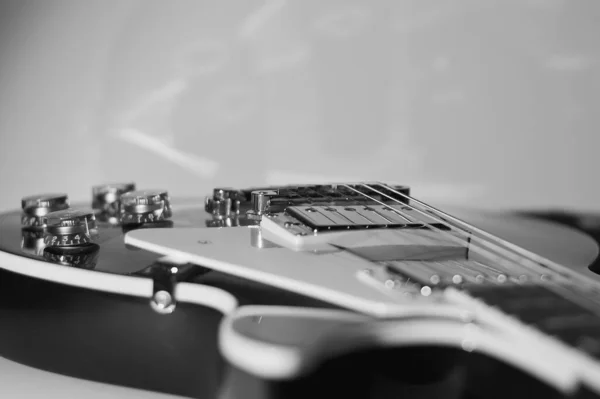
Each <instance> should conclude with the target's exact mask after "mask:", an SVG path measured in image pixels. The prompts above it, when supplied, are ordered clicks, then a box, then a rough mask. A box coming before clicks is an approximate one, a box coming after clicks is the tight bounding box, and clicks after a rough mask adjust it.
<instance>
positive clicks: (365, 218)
mask: <svg viewBox="0 0 600 399" xmlns="http://www.w3.org/2000/svg"><path fill="white" fill-rule="evenodd" d="M286 212H287V213H288V214H289V215H290V216H293V217H294V218H296V219H298V220H299V221H300V222H302V223H303V224H305V225H306V226H308V227H310V228H311V229H313V231H315V230H316V231H322V230H345V229H368V228H386V227H387V228H389V227H402V228H421V227H424V226H425V225H426V224H425V223H427V224H435V225H437V226H438V227H444V226H443V225H442V224H440V223H438V222H437V221H436V220H434V219H433V218H428V217H425V220H424V219H423V218H424V217H423V216H422V215H419V216H420V218H416V217H413V216H412V215H411V214H412V213H415V212H414V211H412V208H409V207H406V206H402V205H377V204H375V205H325V206H324V205H312V206H290V207H287V208H286ZM419 219H420V220H419Z"/></svg>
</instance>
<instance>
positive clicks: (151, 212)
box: [119, 190, 172, 225]
mask: <svg viewBox="0 0 600 399" xmlns="http://www.w3.org/2000/svg"><path fill="white" fill-rule="evenodd" d="M119 215H120V221H121V224H123V225H128V224H145V223H156V222H161V221H164V220H166V219H169V218H170V217H171V216H172V209H171V200H170V198H169V194H168V193H167V191H165V190H138V191H130V192H128V193H125V194H123V195H122V196H121V204H120V210H119Z"/></svg>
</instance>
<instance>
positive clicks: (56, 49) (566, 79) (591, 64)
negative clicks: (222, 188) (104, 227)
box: [0, 0, 600, 210]
mask: <svg viewBox="0 0 600 399" xmlns="http://www.w3.org/2000/svg"><path fill="white" fill-rule="evenodd" d="M0 18H1V21H0V22H1V23H0V190H1V194H2V195H0V208H11V207H18V206H19V199H20V197H21V196H24V195H30V194H35V193H40V192H48V191H66V192H68V193H69V194H70V195H71V197H72V198H73V199H76V200H86V201H87V200H88V199H89V197H90V191H91V190H90V186H91V185H93V184H97V183H103V182H110V181H122V180H134V181H136V182H137V183H138V186H140V187H146V188H167V189H169V191H170V192H171V194H172V195H173V196H190V195H196V196H201V195H204V194H205V193H206V192H208V191H209V190H210V189H211V188H212V186H213V185H215V184H216V185H232V184H240V185H256V184H263V183H265V182H298V181H304V180H336V179H352V180H358V179H385V180H394V181H398V182H402V183H408V184H410V185H412V186H413V187H414V188H415V189H414V190H413V192H414V194H415V195H416V196H420V197H423V198H425V199H428V200H431V201H434V202H436V203H453V202H454V203H455V202H459V203H461V204H466V205H469V206H473V207H477V208H500V209H504V208H510V207H548V206H551V207H567V208H574V209H590V210H594V209H599V208H600V188H599V184H598V182H599V180H598V178H597V170H598V166H597V165H598V162H597V161H596V160H595V157H596V153H597V149H598V144H599V142H600V139H599V138H598V127H599V123H598V122H599V119H600V112H599V110H600V68H599V61H600V59H599V50H598V49H599V48H600V46H599V45H598V43H597V41H598V37H599V32H598V30H599V28H598V25H597V21H598V20H599V18H600V3H599V2H597V1H594V0H589V1H584V0H574V1H562V0H546V1H543V0H530V1H509V0H503V1H500V0H498V1H491V0H460V1H454V2H450V1H445V0H444V1H442V0H437V1H436V0H428V1H422V0H420V1H417V0H414V1H406V0H402V1H400V0H378V1H352V0H345V1H341V0H340V1H332V0H312V1H307V0H302V1H292V0H289V1H285V0H261V1H258V0H252V1H250V0H219V1H208V0H205V1H197V0H193V1H169V2H164V1H143V2H142V1H137V0H127V1H123V0H120V1H91V0H87V1H85V2H84V1H77V0H53V1H41V0H38V1H3V2H1V3H0Z"/></svg>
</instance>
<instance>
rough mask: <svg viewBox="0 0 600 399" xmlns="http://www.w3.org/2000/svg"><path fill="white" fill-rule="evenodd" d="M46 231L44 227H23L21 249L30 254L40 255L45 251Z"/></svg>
mask: <svg viewBox="0 0 600 399" xmlns="http://www.w3.org/2000/svg"><path fill="white" fill-rule="evenodd" d="M45 246H46V244H44V231H43V230H42V229H35V230H33V229H28V228H23V229H21V250H22V251H23V252H24V253H27V254H29V255H35V256H40V255H42V253H43V252H44V247H45Z"/></svg>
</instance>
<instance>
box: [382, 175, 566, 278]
mask: <svg viewBox="0 0 600 399" xmlns="http://www.w3.org/2000/svg"><path fill="white" fill-rule="evenodd" d="M378 185H380V186H382V187H384V188H386V189H387V190H389V191H391V192H393V193H394V194H397V195H400V196H402V197H403V198H406V199H407V200H409V201H411V202H414V203H417V204H419V205H420V206H422V207H423V208H426V209H429V210H430V211H431V212H433V213H435V214H437V215H441V216H440V218H443V219H450V220H452V221H453V222H454V223H458V224H460V225H462V226H465V227H466V228H467V229H468V230H470V231H472V232H474V233H477V234H480V235H482V236H484V237H486V238H487V239H488V240H492V241H496V242H498V243H500V244H502V245H504V246H506V247H508V248H509V249H511V250H512V251H514V252H518V253H520V254H521V255H522V256H523V257H528V258H529V259H530V260H533V261H535V262H536V263H539V264H542V265H544V264H545V263H550V264H552V265H553V266H560V265H556V264H555V262H552V261H551V260H549V259H545V258H543V257H542V256H540V255H538V254H536V253H534V252H531V251H528V250H526V249H525V248H522V247H520V246H518V245H515V244H513V243H511V242H509V241H506V240H503V239H502V238H500V237H497V236H495V235H493V234H490V233H488V232H487V231H485V230H482V229H479V228H478V227H476V226H474V225H472V224H469V223H467V222H465V221H463V220H460V219H459V218H456V217H454V216H452V215H450V214H448V213H446V212H443V211H441V210H439V209H437V208H435V207H433V206H431V205H429V204H426V203H424V202H422V201H420V200H418V199H416V198H414V197H411V196H409V195H406V194H404V193H402V192H400V191H397V190H395V189H394V188H393V187H391V186H389V185H387V184H383V183H380V182H379V183H378ZM475 237H476V236H475ZM560 267H561V268H562V266H560Z"/></svg>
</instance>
